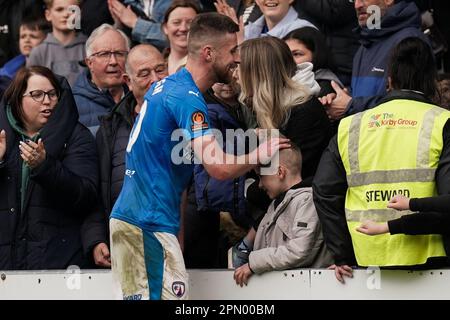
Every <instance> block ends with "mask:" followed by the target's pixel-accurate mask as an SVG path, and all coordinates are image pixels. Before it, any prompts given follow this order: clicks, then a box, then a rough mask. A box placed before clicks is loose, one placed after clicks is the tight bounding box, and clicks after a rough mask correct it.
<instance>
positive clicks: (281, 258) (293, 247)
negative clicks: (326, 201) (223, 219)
mask: <svg viewBox="0 0 450 320" xmlns="http://www.w3.org/2000/svg"><path fill="white" fill-rule="evenodd" d="M274 203H275V201H273V202H272V203H271V204H270V206H269V209H268V211H267V213H266V214H265V216H264V218H263V219H262V221H261V223H260V225H259V227H258V231H257V232H256V238H255V243H254V246H253V251H252V252H251V253H250V256H249V265H250V267H251V269H252V270H253V271H254V272H255V273H263V272H266V271H272V270H286V269H293V268H298V267H311V268H324V267H328V266H330V265H331V264H332V263H333V260H332V256H331V253H330V252H329V251H328V249H327V248H326V246H325V242H324V239H323V234H322V228H321V226H320V222H319V217H318V215H317V212H316V208H315V207H314V202H313V196H312V189H311V188H298V189H290V190H288V191H287V193H286V195H285V196H284V199H283V200H282V201H281V203H280V204H279V205H278V206H277V208H276V209H274Z"/></svg>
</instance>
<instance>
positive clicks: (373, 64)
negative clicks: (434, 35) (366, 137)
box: [322, 0, 425, 120]
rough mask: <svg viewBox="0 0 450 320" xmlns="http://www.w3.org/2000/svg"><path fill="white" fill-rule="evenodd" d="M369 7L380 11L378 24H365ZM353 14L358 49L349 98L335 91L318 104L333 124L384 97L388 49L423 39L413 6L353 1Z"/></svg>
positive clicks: (385, 0) (380, 0)
mask: <svg viewBox="0 0 450 320" xmlns="http://www.w3.org/2000/svg"><path fill="white" fill-rule="evenodd" d="M372 5H376V6H378V7H379V8H380V14H381V21H376V19H372V18H371V19H370V20H369V17H370V11H369V6H372ZM355 10H356V14H357V17H358V23H359V26H360V29H359V32H360V42H361V46H360V48H359V49H358V51H357V52H356V55H355V56H354V58H353V71H352V84H351V87H352V90H351V96H350V95H349V94H348V93H347V92H346V91H344V90H337V93H336V94H330V95H328V96H327V97H326V98H325V99H323V100H322V103H323V104H324V105H326V106H327V112H328V115H329V116H330V117H331V118H332V119H335V120H337V119H340V118H342V117H344V116H346V115H351V114H355V113H357V112H360V111H364V110H366V109H368V108H370V107H373V106H375V105H376V104H378V102H379V101H380V99H382V98H383V97H384V95H385V94H386V88H387V85H388V82H387V64H388V62H389V54H390V52H391V50H392V48H394V47H395V46H396V45H397V44H398V43H399V42H400V41H401V40H403V39H405V38H408V37H418V38H421V39H425V36H424V35H423V33H422V31H421V29H420V28H421V17H420V12H419V9H417V6H416V5H415V3H413V2H409V3H407V2H405V1H397V2H396V1H394V0H365V1H360V0H357V1H355ZM368 21H369V25H368ZM377 23H379V25H377Z"/></svg>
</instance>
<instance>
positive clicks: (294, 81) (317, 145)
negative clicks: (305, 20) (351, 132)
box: [239, 37, 331, 179]
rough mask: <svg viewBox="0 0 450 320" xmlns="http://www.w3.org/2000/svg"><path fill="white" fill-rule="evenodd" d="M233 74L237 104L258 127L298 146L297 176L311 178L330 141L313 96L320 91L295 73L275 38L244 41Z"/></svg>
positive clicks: (311, 80)
mask: <svg viewBox="0 0 450 320" xmlns="http://www.w3.org/2000/svg"><path fill="white" fill-rule="evenodd" d="M239 70H240V75H239V79H240V80H239V81H240V84H241V89H242V93H241V97H240V100H241V101H242V102H243V103H245V104H246V105H247V107H249V108H251V109H253V111H254V112H255V114H256V118H257V122H258V127H259V128H262V129H279V130H280V131H281V133H283V134H284V135H285V136H286V137H287V138H289V139H290V140H291V141H293V142H294V143H295V144H296V145H298V146H301V147H300V148H301V151H302V155H303V166H302V177H304V179H306V178H309V177H312V176H314V174H315V172H316V168H317V165H318V163H319V160H320V157H321V155H322V152H323V150H324V149H325V148H326V146H327V144H328V142H329V140H330V137H331V128H330V123H329V121H328V117H327V115H326V113H325V110H324V108H323V107H322V106H321V105H320V102H319V101H318V100H317V99H316V98H315V97H314V94H313V93H314V92H315V93H316V94H318V93H319V90H320V88H319V87H318V85H317V82H315V81H314V75H313V74H311V76H308V75H304V74H301V70H300V72H299V69H298V68H297V64H296V63H295V61H294V58H293V57H292V54H291V51H290V50H289V47H288V46H287V44H286V43H285V42H284V41H282V40H281V39H278V38H275V37H264V38H259V39H252V40H249V41H246V42H244V43H243V44H242V46H241V63H240V67H239ZM304 79H309V82H306V81H304Z"/></svg>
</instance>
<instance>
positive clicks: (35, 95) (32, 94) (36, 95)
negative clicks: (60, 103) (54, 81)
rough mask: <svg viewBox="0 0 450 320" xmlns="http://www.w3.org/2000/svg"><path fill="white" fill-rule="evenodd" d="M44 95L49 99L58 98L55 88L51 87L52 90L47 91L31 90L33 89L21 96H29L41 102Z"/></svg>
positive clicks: (54, 99)
mask: <svg viewBox="0 0 450 320" xmlns="http://www.w3.org/2000/svg"><path fill="white" fill-rule="evenodd" d="M46 95H47V96H48V98H49V99H50V100H51V101H56V100H58V96H59V95H58V92H57V91H56V89H52V90H49V91H44V90H33V91H30V92H28V93H26V94H24V95H23V96H24V97H26V96H30V97H31V98H32V99H33V100H34V101H36V102H43V101H44V99H45V96H46Z"/></svg>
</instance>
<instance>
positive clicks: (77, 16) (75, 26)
mask: <svg viewBox="0 0 450 320" xmlns="http://www.w3.org/2000/svg"><path fill="white" fill-rule="evenodd" d="M67 11H68V12H69V13H70V15H71V16H70V17H69V19H67V28H68V29H69V30H80V29H81V9H80V7H79V6H77V5H71V6H69V7H67Z"/></svg>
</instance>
